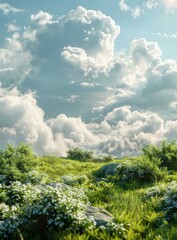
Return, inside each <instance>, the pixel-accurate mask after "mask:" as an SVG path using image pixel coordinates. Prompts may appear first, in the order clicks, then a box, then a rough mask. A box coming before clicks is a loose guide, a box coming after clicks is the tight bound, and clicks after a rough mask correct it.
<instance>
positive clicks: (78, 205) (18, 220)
mask: <svg viewBox="0 0 177 240" xmlns="http://www.w3.org/2000/svg"><path fill="white" fill-rule="evenodd" d="M1 188H3V190H4V191H5V194H6V201H5V202H4V203H1V204H0V223H1V224H0V239H5V238H7V239H11V238H10V234H12V233H13V232H15V231H17V230H18V229H20V230H22V231H23V230H25V232H28V233H29V232H30V231H31V230H32V229H33V231H34V229H36V231H38V232H44V231H47V230H50V231H53V230H58V231H62V230H65V231H66V230H70V231H79V230H82V229H89V228H93V227H94V226H95V223H94V221H93V220H92V219H91V218H88V217H87V216H86V214H85V208H86V206H87V205H88V204H89V202H88V199H87V197H86V195H85V193H84V191H83V190H82V189H77V188H71V187H69V186H66V185H64V184H60V183H53V184H50V185H44V184H43V185H35V186H33V185H25V184H21V183H20V182H13V183H12V184H11V185H9V186H6V185H4V186H1Z"/></svg>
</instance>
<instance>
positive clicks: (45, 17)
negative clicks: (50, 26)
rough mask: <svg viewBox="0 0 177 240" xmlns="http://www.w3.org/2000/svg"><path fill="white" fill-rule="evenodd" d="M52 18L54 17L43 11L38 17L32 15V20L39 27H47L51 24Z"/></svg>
mask: <svg viewBox="0 0 177 240" xmlns="http://www.w3.org/2000/svg"><path fill="white" fill-rule="evenodd" d="M52 18H53V16H52V15H51V14H49V13H47V12H43V11H39V12H38V13H37V14H36V15H34V14H32V15H31V20H32V21H33V22H34V23H35V24H37V25H39V26H43V25H46V24H47V23H50V21H51V20H52Z"/></svg>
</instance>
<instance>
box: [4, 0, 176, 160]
mask: <svg viewBox="0 0 177 240" xmlns="http://www.w3.org/2000/svg"><path fill="white" fill-rule="evenodd" d="M121 2H122V3H121V4H122V10H123V8H124V11H125V12H126V11H130V10H129V9H130V8H129V6H128V5H126V2H125V1H121ZM147 3H148V4H149V5H147V6H146V7H147V8H149V9H150V8H155V1H148V2H147ZM9 30H11V34H12V36H11V37H9V38H7V39H6V41H5V43H4V46H3V48H1V49H0V82H1V84H0V111H1V118H0V139H1V145H2V146H5V145H6V143H7V142H12V143H14V144H18V143H19V142H20V141H24V142H27V143H32V144H33V146H34V148H35V150H36V151H37V152H38V153H40V154H58V155H65V154H66V152H67V150H68V149H70V148H72V147H81V148H88V149H92V150H95V151H96V152H98V153H109V154H114V155H116V156H123V155H129V154H135V155H136V154H138V150H140V148H141V146H142V145H144V144H147V143H149V142H151V143H159V142H160V141H161V140H162V139H163V138H165V137H167V138H169V139H173V138H175V136H176V131H175V130H174V129H175V128H176V125H177V123H176V120H175V119H176V118H175V116H176V114H177V107H176V106H177V104H176V103H177V94H176V93H177V85H176V79H177V63H176V62H175V61H173V60H164V59H163V57H162V52H161V49H160V48H159V46H158V44H157V43H156V42H149V41H147V40H146V39H143V38H141V39H135V40H133V41H132V42H131V44H130V49H129V53H128V54H125V53H124V54H122V53H121V54H116V53H115V50H114V44H115V40H116V38H117V37H118V35H119V31H120V27H119V26H117V25H116V24H115V22H114V21H113V20H112V19H111V18H110V17H108V16H106V15H104V14H103V13H101V12H97V11H93V10H86V9H85V8H83V7H78V8H77V9H76V10H72V11H70V12H69V13H68V14H67V15H65V16H62V17H60V18H59V19H57V20H54V19H53V16H52V15H51V14H49V13H46V12H42V11H40V12H38V13H37V14H33V15H31V25H29V26H26V27H25V28H24V30H23V31H22V29H21V31H20V32H17V29H16V30H15V29H14V26H9ZM68 69H69V70H68ZM24 80H25V81H24ZM17 84H18V89H20V90H17V89H16V88H12V86H14V85H17ZM9 86H11V90H9V89H10V88H9ZM28 89H31V91H30V92H29V91H28V92H25V91H26V90H28ZM33 90H34V91H35V92H36V96H35V94H34V93H33V92H32V91H33ZM36 99H37V100H36ZM44 112H45V114H44ZM172 115H173V116H172ZM73 116H75V117H73ZM79 116H81V117H79Z"/></svg>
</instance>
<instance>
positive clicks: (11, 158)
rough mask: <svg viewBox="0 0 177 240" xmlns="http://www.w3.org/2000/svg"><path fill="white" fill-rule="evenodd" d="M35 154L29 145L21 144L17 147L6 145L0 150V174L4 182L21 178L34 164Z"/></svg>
mask: <svg viewBox="0 0 177 240" xmlns="http://www.w3.org/2000/svg"><path fill="white" fill-rule="evenodd" d="M35 160H36V156H35V155H34V153H33V151H32V148H31V147H30V146H29V145H26V144H21V145H19V146H18V147H16V148H15V147H13V146H11V145H8V146H7V148H6V149H5V150H1V151H0V166H1V168H0V175H1V179H2V180H3V181H6V182H10V181H16V180H21V181H23V180H24V178H25V174H27V173H28V172H29V171H30V170H31V169H32V168H33V167H34V166H35Z"/></svg>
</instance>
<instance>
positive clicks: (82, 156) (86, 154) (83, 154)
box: [67, 148, 93, 162]
mask: <svg viewBox="0 0 177 240" xmlns="http://www.w3.org/2000/svg"><path fill="white" fill-rule="evenodd" d="M67 158H69V159H72V160H78V161H82V162H87V161H90V160H92V159H93V152H91V151H85V150H82V149H80V148H74V149H70V150H69V151H68V153H67Z"/></svg>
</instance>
